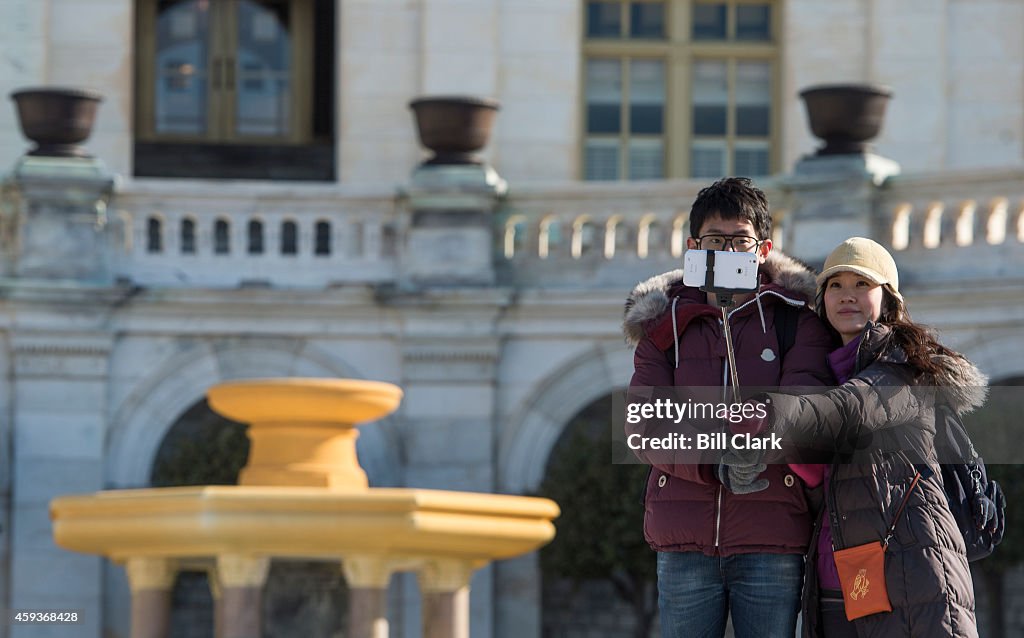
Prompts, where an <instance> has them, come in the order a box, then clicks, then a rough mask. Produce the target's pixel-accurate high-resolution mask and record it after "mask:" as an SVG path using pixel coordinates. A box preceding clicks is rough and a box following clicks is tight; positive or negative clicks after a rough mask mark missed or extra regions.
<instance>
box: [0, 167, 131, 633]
mask: <svg viewBox="0 0 1024 638" xmlns="http://www.w3.org/2000/svg"><path fill="white" fill-rule="evenodd" d="M113 184H114V179H113V176H112V175H110V174H109V173H108V172H107V171H106V169H105V168H104V167H103V164H102V162H99V161H98V160H90V159H75V158H52V157H24V158H22V159H21V160H19V162H18V163H17V164H16V166H15V168H14V170H13V171H12V172H11V173H10V174H8V175H7V176H6V177H5V179H4V180H3V192H2V199H3V201H2V206H0V277H3V278H4V283H3V286H2V287H3V296H4V298H5V300H6V303H7V304H8V306H10V312H9V319H10V320H11V323H10V325H9V326H8V331H9V332H8V341H7V346H8V347H9V354H8V356H9V357H10V364H9V366H8V369H9V370H10V372H11V379H10V386H9V387H10V405H11V406H12V409H10V410H9V412H10V417H11V418H10V428H11V431H10V432H9V433H7V432H4V430H5V426H2V425H0V435H5V436H8V437H9V438H10V440H12V441H16V442H17V456H16V458H12V459H11V464H10V471H11V475H10V478H9V480H10V484H11V485H12V486H13V490H12V494H11V518H10V528H11V529H10V539H11V541H10V543H11V546H10V577H9V582H8V583H7V586H9V590H8V591H9V592H10V593H9V599H8V600H7V603H8V604H9V606H10V607H11V608H17V609H45V608H60V609H79V610H82V611H83V612H84V614H83V620H82V623H81V624H80V625H76V630H75V631H76V632H77V633H78V635H81V636H83V637H92V636H96V637H98V636H99V635H100V634H101V631H102V628H101V624H102V623H101V621H102V613H101V608H102V605H101V591H102V569H101V565H102V563H101V559H100V558H99V557H96V556H82V555H78V554H72V553H70V552H66V551H63V550H61V549H59V548H57V547H56V546H55V545H54V543H53V539H52V537H51V536H50V535H49V534H39V530H41V529H47V528H48V524H49V501H50V499H51V498H53V497H55V496H58V495H61V494H68V493H75V492H88V491H92V490H100V489H102V488H103V456H104V446H105V439H106V432H105V427H106V423H107V419H108V417H109V415H108V411H107V394H108V392H107V389H108V381H109V358H110V351H111V348H112V342H113V337H112V335H111V334H110V333H109V328H108V327H107V323H106V322H107V321H108V319H109V315H107V314H106V309H107V308H109V307H110V305H112V304H116V303H117V302H118V300H119V299H121V298H122V297H123V295H124V291H122V290H118V289H116V288H115V287H113V286H111V285H109V284H111V283H112V281H113V274H112V272H113V271H112V269H111V254H112V246H113V244H112V240H111V237H112V234H111V233H112V230H111V229H112V225H111V224H107V223H106V215H105V211H106V201H107V199H108V197H109V196H110V192H111V190H112V188H113ZM55 399H57V400H55ZM2 401H3V399H2V398H0V402H2ZM2 452H3V450H2V449H0V453H2ZM0 463H2V461H0ZM7 469H8V468H7V466H4V467H3V468H2V469H0V472H4V473H6V471H7ZM5 482H6V481H5V480H0V486H2V484H3V483H5ZM0 498H2V496H0ZM6 533H7V530H4V532H3V533H2V534H0V541H2V540H3V537H4V536H5V535H6ZM4 553H6V552H2V551H0V560H2V558H3V554H4ZM38 631H39V629H38V627H32V626H28V625H20V626H15V625H12V626H11V627H10V634H9V635H10V638H22V637H23V636H24V637H26V638H27V637H30V636H35V635H37V633H36V632H38ZM0 633H2V632H0Z"/></svg>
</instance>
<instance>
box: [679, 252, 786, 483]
mask: <svg viewBox="0 0 1024 638" xmlns="http://www.w3.org/2000/svg"><path fill="white" fill-rule="evenodd" d="M716 265H717V268H716ZM683 283H685V284H687V285H690V286H696V287H699V288H700V289H701V290H703V291H704V292H706V293H709V294H713V295H715V297H716V299H717V304H718V307H719V308H721V310H722V333H723V334H724V335H725V350H726V353H727V356H728V366H729V377H730V379H731V380H732V400H733V402H734V403H740V402H741V401H742V398H741V396H740V379H739V373H738V371H737V369H736V350H735V348H734V347H733V343H732V329H731V327H730V326H729V310H730V309H731V308H732V307H733V305H734V301H733V295H736V294H747V293H751V292H756V291H757V257H756V255H754V254H753V253H745V252H728V251H714V250H689V251H687V252H686V257H685V258H684V267H683ZM751 426H752V427H753V424H751ZM758 429H760V427H759V426H758ZM729 438H730V440H731V437H729ZM763 456H764V451H763V450H757V449H742V450H740V449H735V448H732V447H731V446H730V449H729V450H727V451H726V452H725V453H724V454H723V455H722V459H721V461H719V463H718V467H717V468H715V469H716V474H717V476H718V480H719V481H721V483H722V485H724V486H725V488H726V489H727V490H729V491H730V492H732V493H733V494H751V493H754V492H760V491H762V490H766V489H768V485H769V482H768V479H763V478H758V477H759V476H760V474H761V473H762V472H764V471H765V470H766V469H767V468H768V466H767V465H765V464H764V463H763V462H762V457H763Z"/></svg>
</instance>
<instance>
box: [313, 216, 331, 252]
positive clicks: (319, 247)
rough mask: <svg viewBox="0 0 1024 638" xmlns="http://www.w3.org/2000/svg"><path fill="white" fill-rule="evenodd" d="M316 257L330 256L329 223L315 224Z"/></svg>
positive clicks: (319, 222) (320, 222)
mask: <svg viewBox="0 0 1024 638" xmlns="http://www.w3.org/2000/svg"><path fill="white" fill-rule="evenodd" d="M314 252H315V254H317V255H330V254H331V223H330V222H327V221H318V222H317V223H316V249H315V251H314Z"/></svg>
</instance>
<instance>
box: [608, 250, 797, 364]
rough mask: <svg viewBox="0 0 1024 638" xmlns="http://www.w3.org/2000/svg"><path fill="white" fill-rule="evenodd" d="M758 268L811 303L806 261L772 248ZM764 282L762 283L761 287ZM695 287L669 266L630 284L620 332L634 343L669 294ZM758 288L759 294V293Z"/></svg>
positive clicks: (667, 301)
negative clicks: (684, 282)
mask: <svg viewBox="0 0 1024 638" xmlns="http://www.w3.org/2000/svg"><path fill="white" fill-rule="evenodd" d="M760 272H761V274H762V275H763V278H764V279H767V280H768V282H770V283H771V284H772V285H773V287H775V288H780V289H782V290H781V291H782V292H783V293H784V294H785V293H788V294H789V295H792V296H793V297H796V298H799V299H801V300H802V301H804V302H806V303H808V304H811V303H813V301H814V294H815V291H816V284H815V282H814V276H815V273H814V271H813V270H812V269H811V268H809V267H808V266H807V265H805V264H803V263H801V262H799V261H797V260H796V259H793V258H792V257H789V256H788V255H785V254H783V253H782V252H781V251H778V250H773V251H772V252H770V253H768V259H767V260H766V261H765V263H764V264H763V265H762V266H761V268H760ZM763 288H764V286H762V291H763ZM694 290H696V289H694V288H690V287H688V286H684V285H683V271H682V270H681V269H680V270H672V271H669V272H666V273H662V274H660V275H656V276H654V277H651V278H650V279H648V280H647V281H643V282H641V283H639V284H637V285H636V287H635V288H633V291H632V292H630V293H629V297H628V298H627V299H626V308H625V312H624V314H623V321H622V332H623V334H624V335H625V337H626V343H628V344H629V345H630V346H633V347H635V346H636V344H638V343H640V340H641V339H643V337H644V334H645V328H646V327H647V326H648V325H649V324H650V323H651V322H652V321H654V320H655V319H657V318H658V317H660V316H662V315H663V314H665V312H667V311H668V307H669V305H670V303H671V302H670V299H671V296H677V295H680V294H684V293H686V292H687V291H690V292H691V293H692V291H694ZM762 291H759V292H758V294H759V295H760V294H762Z"/></svg>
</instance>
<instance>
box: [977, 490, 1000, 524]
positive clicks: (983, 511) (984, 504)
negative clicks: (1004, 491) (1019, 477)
mask: <svg viewBox="0 0 1024 638" xmlns="http://www.w3.org/2000/svg"><path fill="white" fill-rule="evenodd" d="M994 485H995V481H992V482H990V483H989V485H988V490H986V491H987V492H989V493H987V494H985V493H982V492H981V490H980V489H978V491H977V492H975V493H974V494H973V495H972V496H971V514H973V515H974V526H975V527H976V528H977V529H979V530H984V529H988V528H991V527H992V526H993V525H995V521H996V503H995V498H994V497H995V494H994V492H993V490H992V488H993V486H994ZM1000 491H1001V490H1000Z"/></svg>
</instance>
